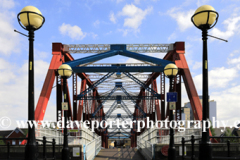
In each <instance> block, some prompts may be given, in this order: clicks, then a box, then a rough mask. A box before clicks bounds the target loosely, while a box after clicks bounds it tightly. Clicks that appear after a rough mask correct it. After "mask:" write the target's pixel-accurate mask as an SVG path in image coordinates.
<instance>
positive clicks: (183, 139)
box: [182, 137, 185, 160]
mask: <svg viewBox="0 0 240 160" xmlns="http://www.w3.org/2000/svg"><path fill="white" fill-rule="evenodd" d="M184 143H185V138H184V137H182V160H184V147H185V146H184Z"/></svg>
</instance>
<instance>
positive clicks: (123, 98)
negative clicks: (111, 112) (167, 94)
mask: <svg viewBox="0 0 240 160" xmlns="http://www.w3.org/2000/svg"><path fill="white" fill-rule="evenodd" d="M117 97H118V96H111V97H108V96H95V97H93V96H87V97H82V98H81V99H83V100H117ZM121 97H122V98H121V99H122V100H142V99H145V100H151V99H156V97H155V96H131V97H129V96H121Z"/></svg>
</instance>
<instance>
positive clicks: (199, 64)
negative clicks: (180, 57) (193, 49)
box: [192, 62, 202, 70]
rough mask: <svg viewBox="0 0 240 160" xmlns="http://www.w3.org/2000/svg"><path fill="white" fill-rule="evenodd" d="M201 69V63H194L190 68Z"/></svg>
mask: <svg viewBox="0 0 240 160" xmlns="http://www.w3.org/2000/svg"><path fill="white" fill-rule="evenodd" d="M201 67H202V62H195V63H194V65H193V67H192V68H193V69H194V70H195V69H198V68H201Z"/></svg>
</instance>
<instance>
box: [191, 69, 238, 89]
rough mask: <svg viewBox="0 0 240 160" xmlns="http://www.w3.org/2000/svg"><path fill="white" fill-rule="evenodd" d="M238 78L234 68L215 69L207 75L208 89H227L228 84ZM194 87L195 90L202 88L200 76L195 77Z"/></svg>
mask: <svg viewBox="0 0 240 160" xmlns="http://www.w3.org/2000/svg"><path fill="white" fill-rule="evenodd" d="M237 76H238V74H237V69H236V68H225V67H221V68H215V69H213V70H211V71H209V73H208V77H209V87H211V88H218V89H219V88H227V87H228V86H229V82H231V81H232V80H234V79H235V78H236V77H237ZM193 79H194V82H195V86H196V88H197V90H201V88H202V74H199V75H197V76H195V77H194V78H193Z"/></svg>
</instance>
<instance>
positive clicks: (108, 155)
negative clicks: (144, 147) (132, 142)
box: [94, 148, 144, 160]
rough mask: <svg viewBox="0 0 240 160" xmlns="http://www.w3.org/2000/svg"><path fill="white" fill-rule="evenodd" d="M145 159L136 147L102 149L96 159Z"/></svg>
mask: <svg viewBox="0 0 240 160" xmlns="http://www.w3.org/2000/svg"><path fill="white" fill-rule="evenodd" d="M119 159H121V160H144V158H143V156H142V155H141V154H140V153H139V152H138V150H137V149H134V148H115V149H102V150H101V151H100V152H99V153H98V155H97V156H96V157H95V158H94V160H119Z"/></svg>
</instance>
